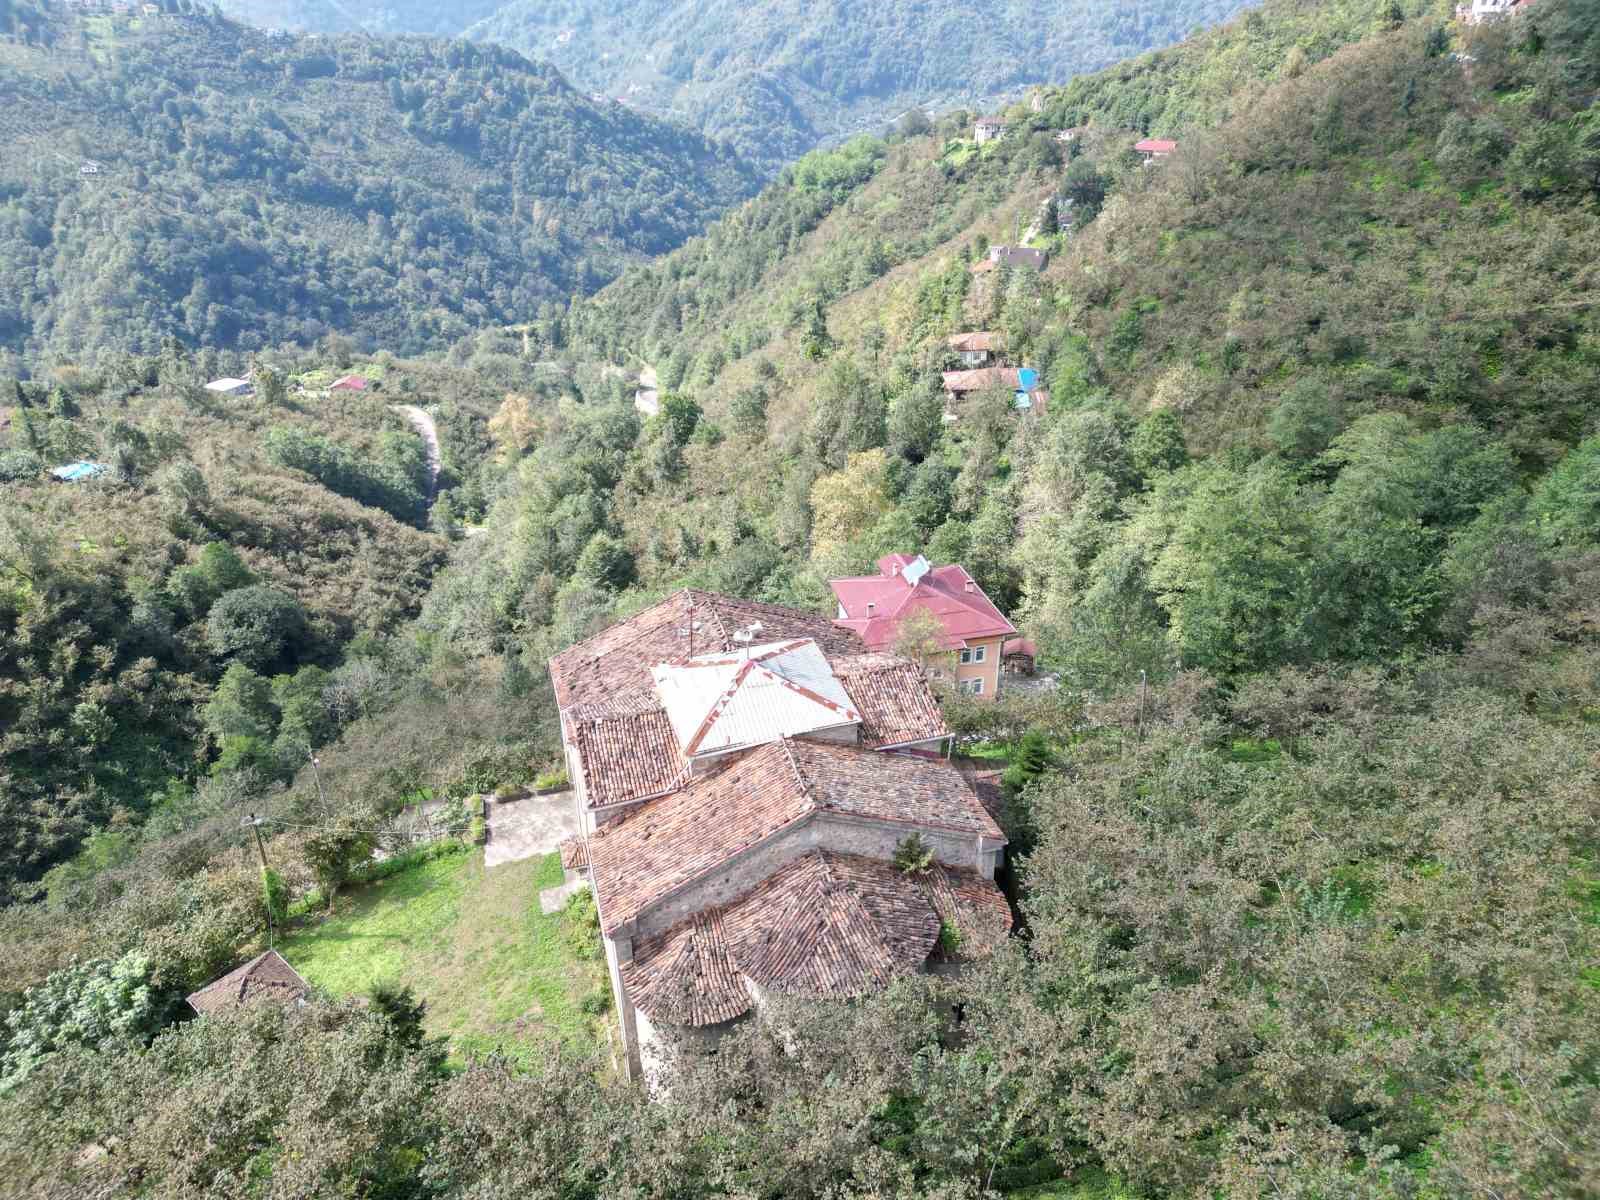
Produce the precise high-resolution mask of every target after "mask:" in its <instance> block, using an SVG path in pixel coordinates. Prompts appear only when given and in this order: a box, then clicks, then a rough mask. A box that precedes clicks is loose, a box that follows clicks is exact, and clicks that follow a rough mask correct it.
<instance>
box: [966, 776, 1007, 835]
mask: <svg viewBox="0 0 1600 1200" xmlns="http://www.w3.org/2000/svg"><path fill="white" fill-rule="evenodd" d="M961 773H962V774H963V775H965V776H966V778H967V783H968V785H969V786H971V788H972V791H973V794H974V795H976V796H977V797H978V803H979V804H981V805H983V811H984V812H986V813H988V814H989V815H990V816H991V817H993V818H994V819H995V822H996V823H998V822H999V820H1000V814H1001V813H1002V812H1004V811H1005V806H1006V798H1005V792H1004V791H1003V790H1001V785H1000V777H1001V775H1002V772H1000V771H995V770H988V769H985V770H977V769H975V768H973V767H971V766H970V765H968V766H963V767H962V768H961Z"/></svg>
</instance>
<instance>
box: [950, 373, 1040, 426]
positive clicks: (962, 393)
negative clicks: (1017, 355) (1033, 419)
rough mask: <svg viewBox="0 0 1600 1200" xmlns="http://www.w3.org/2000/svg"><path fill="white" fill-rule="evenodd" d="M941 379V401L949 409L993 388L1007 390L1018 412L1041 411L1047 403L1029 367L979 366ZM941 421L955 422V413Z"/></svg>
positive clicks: (1037, 374)
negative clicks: (942, 395)
mask: <svg viewBox="0 0 1600 1200" xmlns="http://www.w3.org/2000/svg"><path fill="white" fill-rule="evenodd" d="M941 379H942V381H943V383H944V393H945V399H946V401H947V402H948V403H949V404H950V405H951V406H952V407H954V406H956V405H958V404H959V403H960V402H961V401H962V400H964V399H966V397H968V396H970V395H972V394H973V393H974V392H984V391H989V390H992V389H994V388H1005V389H1006V390H1007V391H1009V392H1010V393H1011V394H1012V400H1013V403H1014V404H1015V405H1016V407H1017V409H1018V410H1019V411H1021V412H1028V411H1031V410H1034V409H1037V410H1039V411H1041V412H1042V411H1043V410H1044V409H1045V407H1046V406H1047V405H1048V404H1049V401H1050V393H1049V392H1048V391H1047V390H1045V389H1044V388H1042V387H1040V386H1039V372H1038V371H1036V370H1034V369H1033V368H1032V367H979V368H978V369H976V370H972V371H946V372H944V373H943V375H942V376H941ZM945 419H946V420H947V421H953V420H956V419H957V414H955V413H953V412H952V413H948V414H946V417H945Z"/></svg>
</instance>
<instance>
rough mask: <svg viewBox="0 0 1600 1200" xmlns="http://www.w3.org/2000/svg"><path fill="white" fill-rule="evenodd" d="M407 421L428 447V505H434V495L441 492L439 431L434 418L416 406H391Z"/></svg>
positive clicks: (441, 460)
mask: <svg viewBox="0 0 1600 1200" xmlns="http://www.w3.org/2000/svg"><path fill="white" fill-rule="evenodd" d="M389 407H390V408H392V409H393V410H394V411H395V412H397V413H399V414H400V415H401V416H403V417H404V418H405V419H406V420H408V421H410V422H411V428H413V429H415V430H416V431H417V433H418V434H420V435H421V437H422V440H423V441H424V442H425V443H427V446H428V504H429V505H430V506H431V505H432V504H433V498H434V495H435V494H436V493H437V492H438V490H439V468H440V466H441V465H442V463H443V461H444V460H443V459H442V458H441V457H440V455H439V430H438V429H437V428H436V427H435V426H434V423H433V418H432V417H430V416H429V415H428V414H427V413H425V412H423V411H422V409H420V408H418V407H417V406H416V405H414V404H391V405H390V406H389Z"/></svg>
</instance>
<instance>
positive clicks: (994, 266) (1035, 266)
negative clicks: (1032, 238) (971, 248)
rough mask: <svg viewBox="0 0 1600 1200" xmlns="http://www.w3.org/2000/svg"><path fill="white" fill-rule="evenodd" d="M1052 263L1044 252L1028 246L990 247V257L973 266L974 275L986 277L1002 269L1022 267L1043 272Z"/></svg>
mask: <svg viewBox="0 0 1600 1200" xmlns="http://www.w3.org/2000/svg"><path fill="white" fill-rule="evenodd" d="M1049 261H1050V256H1049V255H1048V254H1047V253H1046V252H1045V251H1043V250H1034V249H1031V248H1029V247H1027V246H990V247H989V257H988V258H985V259H983V260H982V261H981V262H976V263H973V264H972V273H973V274H974V275H984V274H987V273H988V272H990V271H997V270H999V269H1000V268H1001V267H1020V268H1023V269H1026V270H1029V271H1042V270H1044V268H1045V265H1046V264H1047V263H1048V262H1049Z"/></svg>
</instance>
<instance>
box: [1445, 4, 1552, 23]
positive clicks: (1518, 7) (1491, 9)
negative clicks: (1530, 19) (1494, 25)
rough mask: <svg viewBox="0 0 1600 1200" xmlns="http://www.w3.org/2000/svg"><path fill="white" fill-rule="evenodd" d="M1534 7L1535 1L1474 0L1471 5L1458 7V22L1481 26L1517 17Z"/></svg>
mask: <svg viewBox="0 0 1600 1200" xmlns="http://www.w3.org/2000/svg"><path fill="white" fill-rule="evenodd" d="M1532 6H1533V0H1472V3H1471V4H1458V5H1456V20H1458V21H1461V22H1463V23H1465V24H1467V25H1481V24H1482V23H1483V22H1485V21H1498V20H1499V19H1500V18H1502V17H1514V16H1517V15H1518V14H1520V13H1524V12H1526V11H1527V10H1528V9H1529V8H1531V7H1532Z"/></svg>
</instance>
